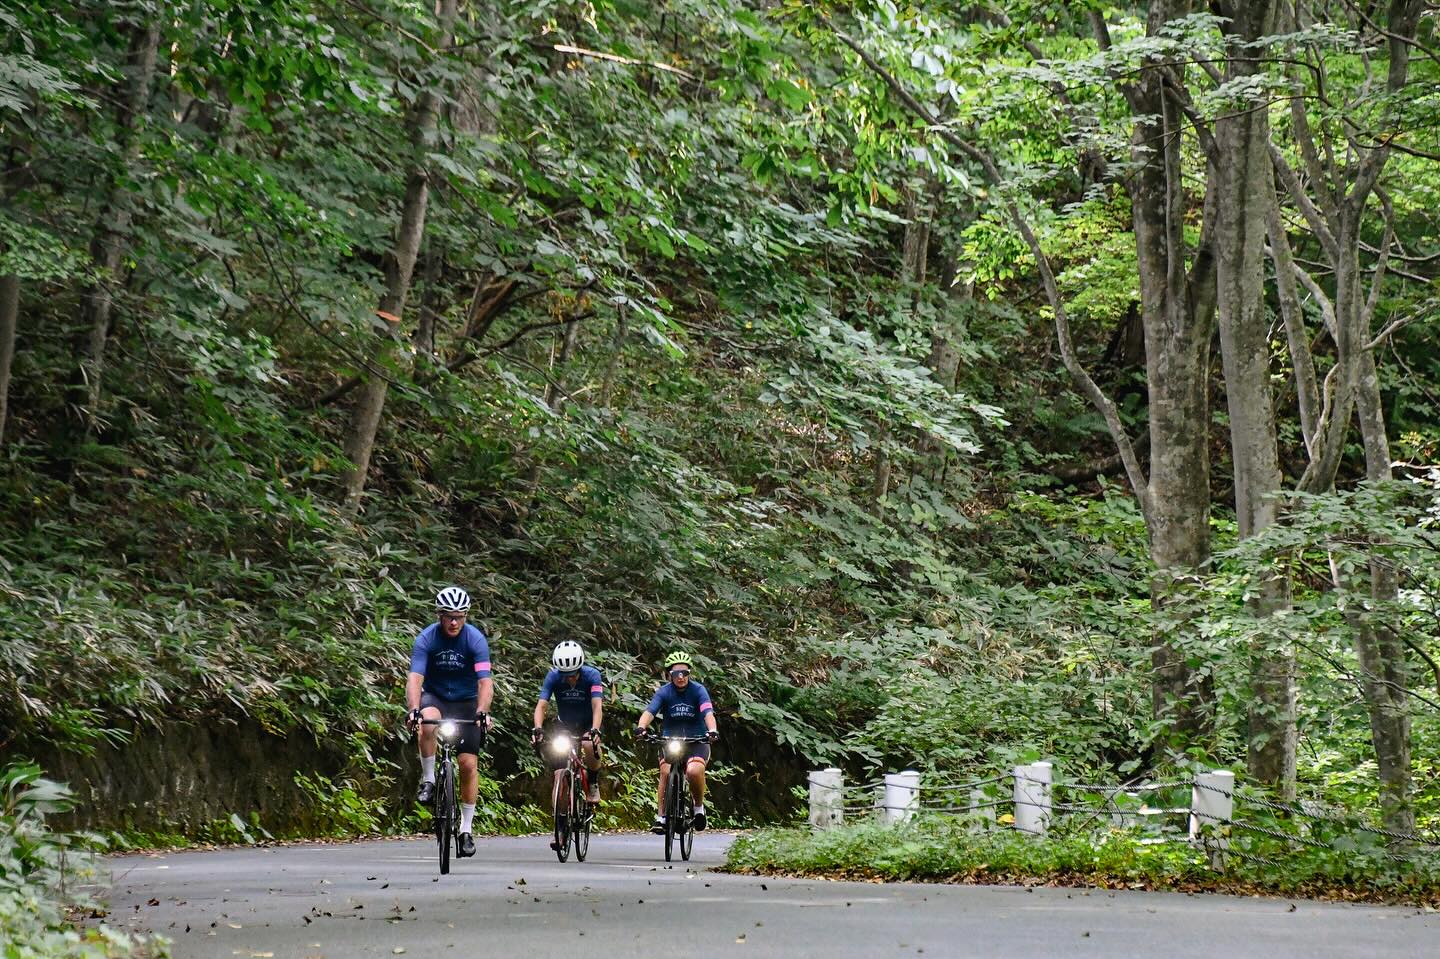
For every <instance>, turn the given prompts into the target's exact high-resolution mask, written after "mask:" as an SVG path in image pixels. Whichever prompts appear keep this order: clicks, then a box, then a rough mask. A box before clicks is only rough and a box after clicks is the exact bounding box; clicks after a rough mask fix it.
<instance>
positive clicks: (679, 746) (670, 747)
mask: <svg viewBox="0 0 1440 959" xmlns="http://www.w3.org/2000/svg"><path fill="white" fill-rule="evenodd" d="M684 748H685V744H684V743H682V742H681V741H680V740H678V739H672V740H670V741H669V742H667V743H666V744H665V752H666V754H667V755H670V756H678V755H680V752H681V750H683V749H684Z"/></svg>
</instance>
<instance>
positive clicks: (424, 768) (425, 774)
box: [420, 756, 435, 783]
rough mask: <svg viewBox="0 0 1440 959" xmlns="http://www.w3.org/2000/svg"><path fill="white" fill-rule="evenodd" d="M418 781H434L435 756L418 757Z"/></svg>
mask: <svg viewBox="0 0 1440 959" xmlns="http://www.w3.org/2000/svg"><path fill="white" fill-rule="evenodd" d="M420 781H421V782H426V783H433V782H434V781H435V757H434V756H421V757H420Z"/></svg>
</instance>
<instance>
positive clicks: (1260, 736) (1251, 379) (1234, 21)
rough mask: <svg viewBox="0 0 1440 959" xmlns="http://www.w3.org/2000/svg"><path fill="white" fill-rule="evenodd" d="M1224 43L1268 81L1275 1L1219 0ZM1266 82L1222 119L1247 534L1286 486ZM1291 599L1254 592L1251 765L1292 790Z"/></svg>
mask: <svg viewBox="0 0 1440 959" xmlns="http://www.w3.org/2000/svg"><path fill="white" fill-rule="evenodd" d="M1211 7H1212V9H1213V10H1214V12H1215V13H1216V14H1217V15H1218V16H1220V17H1221V18H1223V19H1222V27H1221V31H1222V34H1223V36H1224V38H1225V42H1226V48H1227V49H1226V56H1225V63H1224V77H1223V85H1222V89H1228V90H1235V91H1251V90H1253V89H1254V88H1255V86H1256V81H1258V80H1263V78H1264V76H1265V72H1266V63H1265V60H1264V58H1263V56H1262V53H1263V49H1264V48H1263V46H1262V45H1261V40H1262V39H1263V38H1267V37H1270V36H1271V35H1272V34H1273V33H1274V31H1275V24H1276V18H1277V13H1278V7H1277V4H1276V3H1275V2H1273V0H1255V2H1248V0H1247V2H1244V3H1238V2H1237V3H1230V2H1223V0H1214V2H1213V3H1212V4H1211ZM1265 97H1266V94H1265V93H1264V92H1263V91H1262V92H1261V93H1260V95H1259V96H1258V97H1255V96H1246V95H1241V96H1237V97H1235V101H1236V102H1234V103H1233V104H1232V105H1231V106H1230V108H1229V109H1225V110H1224V111H1223V112H1222V113H1221V114H1220V115H1219V116H1218V117H1217V118H1216V120H1215V149H1216V151H1217V153H1218V157H1217V162H1216V163H1215V164H1214V168H1213V171H1212V176H1213V179H1214V186H1213V189H1214V191H1215V215H1216V227H1215V263H1216V313H1217V315H1218V318H1219V325H1220V354H1221V359H1222V362H1223V366H1224V370H1225V397H1226V401H1227V404H1228V407H1229V413H1230V450H1231V459H1232V461H1233V464H1234V474H1235V516H1236V523H1237V525H1238V527H1239V531H1240V536H1241V538H1242V539H1245V538H1249V537H1252V536H1255V535H1257V534H1259V533H1261V532H1264V530H1265V529H1266V528H1268V527H1269V526H1271V525H1272V524H1274V523H1275V522H1276V521H1277V520H1278V519H1279V517H1280V511H1281V503H1280V497H1279V493H1280V491H1281V489H1282V476H1281V471H1280V448H1279V439H1278V435H1277V433H1276V424H1275V404H1274V398H1273V396H1272V394H1271V389H1270V336H1269V315H1268V312H1267V309H1266V301H1265V224H1266V214H1267V211H1268V209H1269V206H1270V202H1271V199H1270V182H1271V174H1270V156H1269V114H1268V108H1267V104H1266V102H1265ZM1288 602H1289V583H1288V580H1287V579H1286V577H1285V576H1284V575H1282V573H1281V572H1280V571H1275V572H1274V573H1272V574H1271V575H1267V576H1265V577H1264V578H1263V579H1262V581H1261V582H1260V583H1258V584H1256V588H1255V589H1254V590H1253V591H1252V599H1251V603H1250V605H1251V609H1252V611H1253V613H1254V615H1255V616H1256V618H1257V619H1258V620H1260V621H1261V626H1260V628H1259V629H1258V630H1257V633H1256V636H1257V638H1256V639H1255V640H1254V641H1253V649H1252V656H1253V665H1252V670H1251V687H1252V690H1251V692H1252V696H1251V701H1250V715H1249V721H1248V725H1249V736H1248V757H1247V767H1248V769H1249V772H1250V774H1251V775H1252V776H1254V777H1255V778H1256V779H1258V780H1260V781H1261V782H1265V783H1268V784H1271V785H1273V786H1277V787H1280V788H1281V790H1282V791H1283V792H1287V793H1289V792H1293V790H1294V783H1295V761H1296V757H1295V748H1296V730H1295V657H1294V650H1293V647H1291V646H1290V645H1289V644H1288V643H1287V642H1286V641H1285V639H1284V638H1283V637H1282V636H1280V635H1278V634H1277V633H1275V632H1273V631H1271V630H1268V629H1266V628H1265V622H1266V621H1267V620H1269V619H1270V617H1271V616H1272V614H1273V613H1275V612H1276V611H1277V610H1279V609H1282V608H1283V607H1284V606H1285V605H1286V604H1287V603H1288Z"/></svg>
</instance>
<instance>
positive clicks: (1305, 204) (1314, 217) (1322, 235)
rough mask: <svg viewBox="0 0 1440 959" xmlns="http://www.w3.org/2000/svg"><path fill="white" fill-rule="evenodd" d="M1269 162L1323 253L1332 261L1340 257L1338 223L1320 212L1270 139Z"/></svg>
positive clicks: (1288, 163)
mask: <svg viewBox="0 0 1440 959" xmlns="http://www.w3.org/2000/svg"><path fill="white" fill-rule="evenodd" d="M1269 147H1270V163H1271V165H1272V166H1274V167H1275V176H1276V178H1277V179H1278V180H1279V181H1280V183H1281V185H1282V186H1284V187H1285V192H1286V193H1288V194H1289V195H1290V200H1291V202H1293V203H1294V204H1295V206H1296V207H1297V208H1298V209H1299V210H1300V212H1301V214H1303V215H1304V217H1305V222H1306V223H1308V224H1310V232H1312V233H1314V234H1315V239H1317V240H1319V241H1320V246H1321V247H1322V248H1324V250H1325V255H1326V256H1328V257H1330V261H1331V262H1332V263H1333V262H1335V261H1337V260H1339V259H1340V245H1339V243H1337V242H1336V240H1335V232H1336V231H1337V230H1338V229H1339V226H1340V225H1339V224H1338V223H1332V222H1330V220H1329V218H1328V217H1327V216H1326V215H1325V214H1323V213H1321V212H1320V210H1319V208H1317V207H1316V206H1315V204H1314V202H1312V201H1311V199H1310V197H1309V196H1308V195H1306V193H1305V188H1304V187H1303V186H1301V185H1300V177H1299V176H1297V175H1296V173H1295V170H1294V169H1293V168H1292V167H1291V166H1290V162H1289V161H1288V160H1286V159H1285V157H1284V155H1283V154H1281V152H1280V148H1279V147H1277V146H1276V145H1275V141H1274V140H1273V139H1272V140H1271V141H1270V142H1269Z"/></svg>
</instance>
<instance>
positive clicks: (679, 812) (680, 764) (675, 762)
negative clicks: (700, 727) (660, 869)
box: [651, 736, 710, 862]
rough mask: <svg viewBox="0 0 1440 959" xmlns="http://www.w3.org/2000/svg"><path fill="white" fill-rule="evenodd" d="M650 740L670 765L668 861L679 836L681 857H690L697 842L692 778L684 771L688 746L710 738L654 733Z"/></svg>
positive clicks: (667, 805)
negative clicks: (692, 802)
mask: <svg viewBox="0 0 1440 959" xmlns="http://www.w3.org/2000/svg"><path fill="white" fill-rule="evenodd" d="M651 740H652V742H654V743H655V744H656V745H657V746H658V747H659V750H660V759H661V761H662V762H665V763H668V764H669V766H670V772H669V774H668V775H667V776H666V779H665V861H666V862H669V861H670V860H671V859H672V858H674V853H673V849H674V845H675V840H677V839H678V840H680V858H681V859H683V860H689V858H690V850H691V848H692V847H693V846H694V843H695V830H694V826H693V823H694V820H695V810H694V807H693V805H692V804H691V803H690V801H689V797H690V789H689V780H688V779H687V778H686V775H685V773H686V770H687V769H688V768H689V766H690V757H689V756H688V755H687V749H686V747H687V746H688V745H690V744H691V743H708V742H709V741H710V740H709V738H708V737H705V736H652V737H651Z"/></svg>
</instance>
